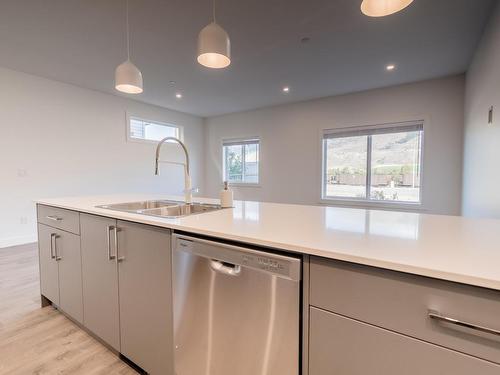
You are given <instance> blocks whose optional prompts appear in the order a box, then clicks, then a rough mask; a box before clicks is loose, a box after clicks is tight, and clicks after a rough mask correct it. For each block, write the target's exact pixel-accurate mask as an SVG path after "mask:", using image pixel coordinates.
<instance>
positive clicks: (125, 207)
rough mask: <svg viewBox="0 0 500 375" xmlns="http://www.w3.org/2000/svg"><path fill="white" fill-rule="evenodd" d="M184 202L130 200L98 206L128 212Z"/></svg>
mask: <svg viewBox="0 0 500 375" xmlns="http://www.w3.org/2000/svg"><path fill="white" fill-rule="evenodd" d="M182 203H183V202H175V201H162V200H157V201H141V202H130V203H117V204H108V205H104V206H98V207H99V208H107V209H110V210H115V211H126V212H134V213H135V212H137V211H142V210H149V209H152V208H160V207H167V206H175V205H177V204H182Z"/></svg>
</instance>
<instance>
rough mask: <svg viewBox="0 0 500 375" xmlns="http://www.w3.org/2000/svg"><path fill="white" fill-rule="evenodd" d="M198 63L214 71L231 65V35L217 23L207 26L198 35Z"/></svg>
mask: <svg viewBox="0 0 500 375" xmlns="http://www.w3.org/2000/svg"><path fill="white" fill-rule="evenodd" d="M198 62H199V63H200V64H201V65H203V66H206V67H208V68H214V69H220V68H225V67H226V66H228V65H229V64H231V42H230V40H229V35H227V32H226V31H225V30H224V29H223V28H222V27H220V26H219V25H218V24H217V23H215V22H212V23H211V24H209V25H207V26H205V27H204V28H203V29H202V30H201V31H200V34H199V35H198Z"/></svg>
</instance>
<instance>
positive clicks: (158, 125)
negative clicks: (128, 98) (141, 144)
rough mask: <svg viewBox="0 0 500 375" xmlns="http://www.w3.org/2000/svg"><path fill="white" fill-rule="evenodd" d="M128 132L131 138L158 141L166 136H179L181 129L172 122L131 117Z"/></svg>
mask: <svg viewBox="0 0 500 375" xmlns="http://www.w3.org/2000/svg"><path fill="white" fill-rule="evenodd" d="M127 134H128V138H129V139H130V140H134V141H137V140H138V141H152V142H157V141H161V140H162V139H163V138H165V137H175V138H179V137H180V129H179V127H178V126H175V125H171V124H165V123H162V122H157V121H148V120H143V119H140V118H137V117H130V118H129V124H128V133H127Z"/></svg>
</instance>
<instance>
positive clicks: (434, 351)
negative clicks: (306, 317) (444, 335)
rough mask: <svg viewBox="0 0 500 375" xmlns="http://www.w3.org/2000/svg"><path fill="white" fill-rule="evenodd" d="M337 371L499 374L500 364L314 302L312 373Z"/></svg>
mask: <svg viewBox="0 0 500 375" xmlns="http://www.w3.org/2000/svg"><path fill="white" fill-rule="evenodd" d="M333 374H343V375H344V374H345V375H366V374H384V375H401V374H405V375H429V374H439V375H470V374H481V375H495V374H500V366H498V365H496V364H493V363H491V362H487V361H484V360H481V359H478V358H476V357H472V356H468V355H465V354H462V353H459V352H455V351H453V350H450V349H446V348H443V347H440V346H437V345H434V344H429V343H427V342H424V341H420V340H417V339H414V338H411V337H408V336H404V335H401V334H398V333H394V332H391V331H387V330H385V329H382V328H378V327H375V326H372V325H369V324H366V323H361V322H359V321H356V320H352V319H349V318H346V317H343V316H340V315H337V314H333V313H329V312H326V311H324V310H320V309H317V308H314V307H311V309H310V341H309V375H333Z"/></svg>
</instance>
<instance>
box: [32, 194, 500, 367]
mask: <svg viewBox="0 0 500 375" xmlns="http://www.w3.org/2000/svg"><path fill="white" fill-rule="evenodd" d="M156 199H178V197H166V196H155V195H141V194H133V195H112V196H93V197H73V198H60V199H43V200H39V201H38V202H37V203H38V204H39V206H38V217H39V235H40V241H39V242H40V257H41V279H42V296H43V298H44V302H45V303H52V304H54V305H56V306H58V307H60V308H61V310H62V311H64V312H65V313H66V314H67V315H68V316H69V317H70V318H72V319H74V320H75V321H77V322H78V323H79V324H81V325H82V326H83V327H85V328H86V329H87V330H89V331H90V332H92V333H93V334H95V335H96V336H97V337H99V338H100V339H101V340H102V341H103V342H105V343H106V344H107V345H109V346H110V347H112V348H113V349H114V350H115V351H116V352H117V353H121V354H122V355H124V357H126V358H127V359H129V360H131V361H133V362H134V363H135V364H137V365H139V366H141V367H142V368H144V369H146V370H147V371H149V372H150V373H153V374H154V373H162V372H163V373H165V369H166V368H169V369H170V367H171V366H172V357H171V354H169V353H168V352H169V349H168V348H171V347H172V346H173V344H172V339H171V335H172V332H171V327H170V326H169V325H170V324H171V322H170V320H171V315H170V314H171V313H170V311H171V306H170V304H169V303H170V302H169V301H171V296H170V293H171V291H170V289H171V285H170V282H171V281H169V280H170V277H169V275H165V272H164V270H165V269H168V265H169V264H171V258H170V256H171V255H170V249H171V244H170V234H171V233H172V232H179V233H187V234H189V235H192V236H200V237H202V238H209V239H211V240H216V241H223V242H224V243H231V244H237V245H240V244H244V245H251V246H253V247H258V248H259V249H262V250H264V251H271V252H272V251H280V252H287V253H293V254H298V255H299V256H301V257H302V258H303V261H304V263H303V276H302V277H303V306H302V307H301V308H302V310H303V311H302V321H303V332H302V340H301V344H300V345H301V350H302V359H301V363H302V374H303V375H307V374H310V375H321V374H328V373H333V372H335V371H337V372H338V373H349V374H358V373H359V374H362V373H366V371H375V372H374V373H384V374H399V373H403V372H404V373H406V374H421V373H423V372H427V373H450V374H451V373H453V374H469V373H472V372H475V373H481V374H498V373H500V366H499V363H500V339H499V337H500V333H499V332H498V330H500V321H499V319H498V316H500V266H499V265H500V250H499V247H498V244H499V243H500V231H499V229H500V223H499V221H496V220H475V219H467V218H463V217H454V216H440V215H426V214H416V213H404V212H391V211H377V210H363V209H349V208H338V207H324V206H302V205H290V204H276V203H263V202H242V201H236V202H235V207H234V208H230V209H222V210H217V211H213V212H208V213H203V214H198V215H192V216H187V217H182V218H176V219H166V218H160V217H153V216H146V215H142V214H134V213H128V212H119V211H112V210H109V209H105V208H98V207H97V206H101V205H108V204H114V203H124V202H134V201H141V200H156ZM199 200H200V201H203V202H207V203H214V201H213V200H210V199H199ZM54 210H55V211H54ZM65 215H66V217H63V216H65ZM49 216H50V217H51V218H50V219H47V217H49ZM58 219H60V220H58ZM48 228H49V229H48ZM52 228H54V229H57V230H58V231H59V232H57V233H54V232H55V231H54V230H52ZM44 231H46V232H47V233H46V234H43V232H44ZM66 233H68V235H66ZM101 233H106V235H105V236H102V239H99V238H100V237H99V238H98V236H100V234H101ZM43 236H45V237H44V238H45V239H44V238H43ZM59 237H61V239H59V240H58V238H59ZM76 237H79V238H76ZM113 238H114V240H113ZM58 241H59V242H58ZM56 242H58V243H59V244H60V245H59V246H60V247H63V246H66V247H67V248H74V249H76V250H75V252H74V253H73V256H74V259H73V261H72V262H68V263H69V264H68V265H66V266H63V264H64V261H60V262H59V266H58V267H55V266H54V262H50V261H49V260H52V259H56V260H57V258H60V256H59V253H58V251H57V249H56V250H54V247H56V248H57V246H54V243H56ZM44 243H45V246H44ZM118 243H120V244H123V245H120V247H121V246H123V249H119V246H118ZM145 244H147V245H145ZM141 246H142V247H144V248H151V249H154V251H152V252H150V253H147V252H146V253H147V254H149V255H148V256H145V255H144V254H143V256H141V257H138V258H140V259H141V260H140V262H137V263H136V264H135V266H134V265H133V263H132V262H128V265H127V266H126V267H128V270H126V271H125V263H123V264H122V265H121V266H120V265H119V266H114V265H113V264H115V263H116V264H119V259H120V256H121V255H122V254H125V253H126V254H127V256H128V257H130V256H132V257H133V255H131V254H133V251H134V249H137V248H140V247H141ZM44 248H45V249H46V251H45V253H46V254H45V255H46V256H45V255H44V251H43V249H44ZM93 252H97V253H99V254H101V253H103V254H107V256H108V259H109V260H110V263H109V264H107V265H102V264H99V263H98V262H97V260H96V259H97V258H96V257H93V256H92V254H93ZM69 253H70V254H71V252H69ZM79 258H80V259H81V263H79V261H78V259H79ZM70 260H71V257H70ZM113 260H115V261H116V262H112V261H113ZM119 267H122V268H123V269H121V268H119ZM118 270H119V271H118ZM162 270H163V272H162ZM56 272H58V278H57V281H56V278H55V277H52V278H51V277H46V276H47V273H49V274H52V275H53V274H55V273H56ZM115 273H116V277H115V276H114V275H115ZM90 275H91V276H90ZM103 275H112V276H111V279H109V280H107V281H106V283H104V285H106V286H105V288H108V289H107V290H105V291H103V290H102V285H103V283H102V280H99V276H101V277H102V278H105V277H107V276H103ZM145 275H147V277H145ZM65 277H66V278H67V279H68V280H69V281H68V282H67V283H64V282H62V283H61V280H62V278H63V279H64V278H65ZM115 278H116V279H117V281H115ZM79 279H80V280H83V281H81V282H80V283H79V282H78V280H79ZM44 280H45V281H44ZM57 283H59V285H58V287H57V288H56V284H57ZM82 283H83V285H82ZM44 285H45V286H46V287H48V289H47V290H48V291H49V293H48V294H50V291H52V297H51V296H48V295H46V294H47V293H44ZM68 285H70V286H71V288H68ZM141 286H142V287H143V288H148V290H150V291H151V290H152V292H151V293H149V297H148V295H144V293H141ZM56 290H57V292H56ZM81 290H83V292H80V291H81ZM118 290H120V293H118ZM115 294H116V298H115V297H113V298H115V299H116V301H114V302H113V301H112V303H109V302H110V298H109V296H114V295H115ZM56 295H57V297H55V296H56ZM151 296H153V297H151ZM158 296H161V297H159V298H156V297H158ZM63 297H64V298H63ZM55 298H60V300H56V301H54V299H55ZM148 298H149V299H148ZM63 299H64V300H65V301H66V306H64V305H65V303H64V302H63ZM87 301H89V302H88V303H87ZM135 301H137V303H138V304H140V305H141V306H142V307H143V308H137V307H135V305H136V304H135V303H134V302H135ZM104 302H106V303H109V306H108V307H107V308H106V306H105V305H106V304H105V303H104ZM103 303H104V304H103ZM148 305H151V308H154V309H163V310H164V311H165V315H164V319H163V320H162V319H160V320H158V319H156V320H155V319H153V318H154V317H156V316H157V314H152V315H151V314H149V313H148V311H147V310H148V309H147V308H144V306H146V307H147V306H148ZM145 310H146V311H145ZM103 317H107V318H106V319H105V322H104V323H103V322H102V320H103ZM118 317H119V318H118ZM138 317H139V318H142V319H141V320H142V321H143V322H142V323H141V325H140V326H139V327H136V324H135V321H136V319H137V318H138ZM113 326H114V328H112V327H113ZM159 327H162V329H161V330H160V331H161V332H162V333H163V334H162V335H158V328H159ZM144 332H147V333H148V334H147V335H146V336H147V337H149V338H153V339H152V341H150V342H148V341H147V339H145V338H143V337H142V336H143V335H144ZM155 335H156V336H155ZM127 338H130V340H128V341H127ZM155 341H157V342H163V343H164V344H163V348H162V350H165V355H164V356H163V359H162V360H161V361H159V360H158V355H157V356H154V355H153V356H152V355H151V352H152V348H151V347H148V344H150V345H154V344H153V342H155ZM387 352H393V353H396V354H395V355H393V356H390V357H387V356H386V355H385V356H384V353H387ZM354 353H356V355H355V354H354ZM360 358H363V359H364V360H363V361H360V360H359V359H360ZM297 360H298V359H297ZM160 362H161V363H160ZM162 366H163V367H162ZM374 369H375V370H374ZM160 371H162V372H160ZM168 371H170V370H167V372H168ZM172 371H173V370H172Z"/></svg>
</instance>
